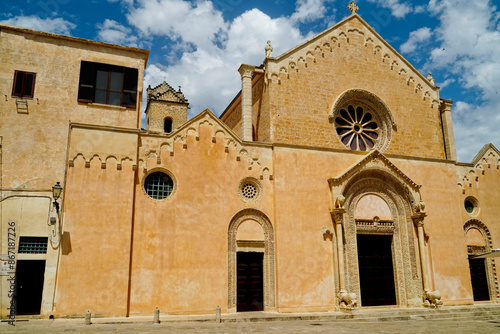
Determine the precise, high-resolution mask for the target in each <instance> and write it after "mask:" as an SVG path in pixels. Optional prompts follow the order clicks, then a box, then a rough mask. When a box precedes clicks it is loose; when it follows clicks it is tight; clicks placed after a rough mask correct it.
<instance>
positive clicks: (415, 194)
mask: <svg viewBox="0 0 500 334" xmlns="http://www.w3.org/2000/svg"><path fill="white" fill-rule="evenodd" d="M363 171H377V172H378V173H380V172H382V173H384V174H386V175H387V176H390V178H392V179H394V180H395V181H397V183H399V185H400V186H401V187H402V189H404V192H405V193H406V196H408V199H409V201H410V202H411V205H412V209H413V210H414V211H415V212H420V211H421V212H423V210H424V208H425V204H424V203H423V202H422V201H421V196H420V188H421V187H422V186H421V185H419V184H417V183H415V182H414V181H413V180H412V179H410V178H409V177H408V176H407V175H406V174H405V173H403V172H402V171H401V170H400V169H399V168H398V167H396V166H395V165H394V164H393V163H392V162H391V161H390V160H389V159H387V158H386V157H385V156H384V155H383V154H382V153H380V152H379V151H378V150H373V151H371V152H370V153H369V154H368V155H366V156H365V157H364V158H362V159H361V160H360V161H359V162H358V163H356V164H355V165H353V166H352V167H350V168H349V169H347V170H346V171H345V172H344V173H342V174H341V175H339V176H338V177H332V178H330V179H329V180H328V183H329V184H330V188H331V192H332V200H333V202H332V207H333V208H337V207H338V206H339V203H336V202H337V201H340V199H341V198H343V199H345V197H343V195H344V194H345V191H346V189H348V187H349V185H350V184H351V181H352V180H353V179H355V178H356V176H358V175H359V174H360V173H362V172H363ZM340 206H341V207H342V206H343V204H340Z"/></svg>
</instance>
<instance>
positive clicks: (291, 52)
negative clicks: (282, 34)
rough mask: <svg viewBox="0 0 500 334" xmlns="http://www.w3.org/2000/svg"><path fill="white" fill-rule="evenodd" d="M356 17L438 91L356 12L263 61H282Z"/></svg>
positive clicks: (432, 86) (430, 85)
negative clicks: (276, 55)
mask: <svg viewBox="0 0 500 334" xmlns="http://www.w3.org/2000/svg"><path fill="white" fill-rule="evenodd" d="M355 18H356V19H358V20H359V21H360V22H361V23H362V24H363V25H364V26H365V27H366V28H367V29H368V30H369V31H370V32H371V33H373V34H374V35H375V37H377V38H378V39H379V40H380V41H381V42H382V43H383V44H384V45H385V46H386V47H387V48H389V50H391V51H392V52H394V54H395V55H396V56H398V57H399V58H400V59H401V61H403V62H404V63H405V64H406V65H407V66H408V67H409V68H410V69H411V70H412V71H413V72H414V73H416V74H417V75H418V76H419V77H420V78H421V79H422V80H423V81H424V82H425V83H426V84H427V85H428V86H429V87H430V88H431V89H432V90H434V91H436V90H437V91H439V87H438V86H434V85H432V84H431V83H430V82H429V81H428V80H427V77H425V76H424V75H423V74H422V73H420V71H418V70H417V69H416V68H415V67H414V66H413V65H412V64H411V63H410V62H409V61H408V60H406V58H405V57H403V56H402V55H401V54H400V53H399V52H398V51H397V50H396V49H395V48H394V47H393V46H392V45H391V44H389V43H388V42H387V41H386V40H385V39H384V38H383V37H382V36H380V34H379V33H377V32H376V31H375V29H373V28H372V27H371V26H370V25H369V24H368V23H367V22H366V21H365V20H363V18H362V17H361V16H359V15H358V14H357V13H355V14H351V15H349V16H348V17H346V18H345V19H343V20H341V21H340V22H338V23H336V24H334V25H333V26H331V27H329V28H327V29H326V30H323V31H322V32H320V33H319V34H316V35H315V36H314V37H312V38H310V39H308V40H305V41H304V42H302V43H300V44H299V45H297V46H295V47H294V48H292V49H290V50H288V51H286V52H285V53H283V54H281V55H279V56H278V57H275V58H268V59H266V60H265V61H266V62H268V61H269V62H278V61H282V60H284V59H286V58H287V57H289V56H290V55H291V54H293V53H294V52H296V51H298V50H300V49H301V48H303V47H304V46H305V45H307V44H309V43H312V42H314V41H317V40H319V39H321V38H322V37H323V36H325V35H327V34H328V33H330V32H331V31H333V30H335V29H337V28H339V27H340V26H342V25H344V24H345V23H347V22H349V21H351V20H353V19H355Z"/></svg>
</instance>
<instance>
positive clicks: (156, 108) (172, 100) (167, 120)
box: [146, 81, 189, 133]
mask: <svg viewBox="0 0 500 334" xmlns="http://www.w3.org/2000/svg"><path fill="white" fill-rule="evenodd" d="M146 91H147V94H148V95H147V107H146V130H148V131H155V132H165V133H170V132H172V131H173V130H175V129H177V128H178V127H179V126H181V125H182V124H184V123H185V122H186V121H187V110H188V105H189V103H188V101H187V99H186V98H185V97H184V94H183V93H182V91H181V87H180V86H179V90H178V91H176V90H175V89H173V88H172V87H171V86H170V85H169V84H168V83H166V82H165V81H163V83H161V84H159V85H158V86H156V87H154V88H151V86H149V87H148V88H147V90H146Z"/></svg>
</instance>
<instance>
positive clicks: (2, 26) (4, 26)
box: [0, 23, 149, 59]
mask: <svg viewBox="0 0 500 334" xmlns="http://www.w3.org/2000/svg"><path fill="white" fill-rule="evenodd" d="M3 29H6V30H13V31H18V32H22V33H25V34H32V35H39V36H44V37H49V38H56V39H65V40H68V41H72V42H77V43H85V44H93V45H99V46H106V47H110V48H114V49H120V50H126V51H131V52H137V53H143V54H145V55H146V59H147V56H149V50H146V49H140V48H136V47H132V46H125V45H119V44H112V43H105V42H98V41H94V40H91V39H85V38H80V37H73V36H66V35H60V34H55V33H52V32H44V31H38V30H34V29H31V28H24V27H18V26H14V25H11V24H6V23H0V30H3Z"/></svg>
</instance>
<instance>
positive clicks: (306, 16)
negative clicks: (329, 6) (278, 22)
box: [290, 0, 326, 22]
mask: <svg viewBox="0 0 500 334" xmlns="http://www.w3.org/2000/svg"><path fill="white" fill-rule="evenodd" d="M324 2H325V1H323V0H297V3H296V9H295V13H293V14H292V16H291V17H290V18H291V20H292V21H294V22H310V21H314V20H317V19H320V18H322V17H324V16H325V12H326V7H325V4H324Z"/></svg>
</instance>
